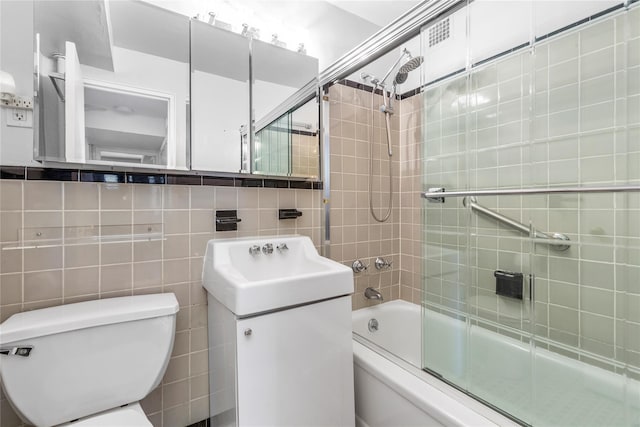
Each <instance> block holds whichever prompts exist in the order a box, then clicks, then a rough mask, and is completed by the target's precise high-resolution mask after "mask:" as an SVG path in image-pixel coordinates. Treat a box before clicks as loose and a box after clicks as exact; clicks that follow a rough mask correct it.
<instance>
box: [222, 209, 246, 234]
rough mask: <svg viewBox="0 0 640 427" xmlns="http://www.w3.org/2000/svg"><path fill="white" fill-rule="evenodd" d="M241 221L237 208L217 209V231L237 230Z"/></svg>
mask: <svg viewBox="0 0 640 427" xmlns="http://www.w3.org/2000/svg"><path fill="white" fill-rule="evenodd" d="M241 221H242V220H241V219H240V218H238V211H236V210H225V211H216V231H236V230H237V229H238V223H239V222H241Z"/></svg>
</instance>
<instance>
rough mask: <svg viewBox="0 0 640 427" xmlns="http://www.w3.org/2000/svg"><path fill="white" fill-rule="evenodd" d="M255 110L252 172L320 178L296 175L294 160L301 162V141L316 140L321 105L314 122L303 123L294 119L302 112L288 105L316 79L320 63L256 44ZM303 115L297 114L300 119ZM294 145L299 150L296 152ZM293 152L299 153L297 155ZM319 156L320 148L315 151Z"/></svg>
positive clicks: (313, 105) (253, 61)
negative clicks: (308, 137) (299, 159)
mask: <svg viewBox="0 0 640 427" xmlns="http://www.w3.org/2000/svg"><path fill="white" fill-rule="evenodd" d="M251 55H252V56H251V69H252V79H253V86H252V109H253V118H254V123H255V125H254V130H255V137H254V141H253V147H252V151H251V154H252V156H251V157H252V164H253V165H252V166H253V167H252V172H253V173H257V174H263V175H279V176H305V177H317V172H314V174H311V175H303V174H298V172H301V169H300V168H299V167H297V168H296V172H294V159H296V158H299V157H300V156H299V150H298V148H299V147H300V140H301V137H302V138H303V139H306V137H307V136H312V137H317V128H318V126H317V121H318V104H317V101H314V102H312V103H310V104H308V105H307V107H305V110H308V109H313V108H315V113H314V114H312V118H311V119H308V120H307V119H305V122H304V123H302V122H301V121H300V120H296V119H295V117H294V116H293V115H292V113H293V110H299V109H300V108H298V106H297V105H288V101H289V100H291V99H292V98H295V96H296V94H297V93H299V91H300V90H301V89H302V88H303V87H305V86H306V85H307V84H308V83H309V82H312V81H314V80H315V79H317V76H318V60H317V59H316V58H314V57H311V56H307V55H305V54H303V53H299V52H294V51H291V50H287V49H285V48H282V47H279V46H276V45H273V44H269V43H265V42H263V41H260V40H253V41H252V46H251ZM300 115H301V113H297V116H300ZM294 141H295V146H296V149H295V150H294ZM294 151H296V152H295V153H294ZM316 152H317V147H316Z"/></svg>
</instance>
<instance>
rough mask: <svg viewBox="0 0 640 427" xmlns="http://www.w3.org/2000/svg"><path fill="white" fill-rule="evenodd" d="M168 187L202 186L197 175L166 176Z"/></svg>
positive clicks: (200, 179)
mask: <svg viewBox="0 0 640 427" xmlns="http://www.w3.org/2000/svg"><path fill="white" fill-rule="evenodd" d="M167 184H170V185H202V177H201V176H198V175H167Z"/></svg>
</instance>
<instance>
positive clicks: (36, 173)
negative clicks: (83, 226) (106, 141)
mask: <svg viewBox="0 0 640 427" xmlns="http://www.w3.org/2000/svg"><path fill="white" fill-rule="evenodd" d="M0 179H18V180H33V181H35V180H42V181H45V180H46V181H65V182H67V181H79V182H98V183H114V184H115V183H117V184H154V185H165V184H166V185H195V186H198V185H210V186H216V187H251V188H293V189H309V190H322V189H323V188H324V185H323V183H322V181H305V180H300V179H287V178H282V179H278V178H258V177H253V176H247V177H229V176H218V175H193V174H184V175H182V174H179V173H171V174H164V173H146V172H120V171H108V170H84V169H58V168H45V167H24V166H0Z"/></svg>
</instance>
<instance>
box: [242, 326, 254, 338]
mask: <svg viewBox="0 0 640 427" xmlns="http://www.w3.org/2000/svg"><path fill="white" fill-rule="evenodd" d="M252 333H253V331H252V330H251V328H247V329H245V330H244V336H245V337H249V336H251V334H252Z"/></svg>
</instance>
